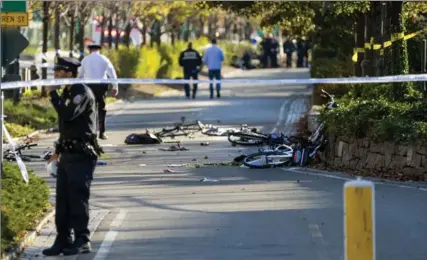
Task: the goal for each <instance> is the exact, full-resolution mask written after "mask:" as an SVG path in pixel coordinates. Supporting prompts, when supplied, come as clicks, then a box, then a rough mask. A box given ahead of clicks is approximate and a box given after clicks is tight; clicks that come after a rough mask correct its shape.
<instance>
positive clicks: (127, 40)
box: [123, 22, 132, 48]
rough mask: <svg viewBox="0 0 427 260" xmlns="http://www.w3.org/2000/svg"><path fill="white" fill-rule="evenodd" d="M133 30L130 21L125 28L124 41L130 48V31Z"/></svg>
mask: <svg viewBox="0 0 427 260" xmlns="http://www.w3.org/2000/svg"><path fill="white" fill-rule="evenodd" d="M131 30H132V25H131V24H130V22H129V23H128V24H127V25H126V29H125V36H124V37H123V43H124V44H125V45H126V47H128V48H129V46H130V32H131Z"/></svg>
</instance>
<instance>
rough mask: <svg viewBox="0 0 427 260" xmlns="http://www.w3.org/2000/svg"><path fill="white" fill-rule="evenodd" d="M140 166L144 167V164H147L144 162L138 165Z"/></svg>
mask: <svg viewBox="0 0 427 260" xmlns="http://www.w3.org/2000/svg"><path fill="white" fill-rule="evenodd" d="M139 166H140V167H145V166H147V165H146V164H145V163H141V164H140V165H139Z"/></svg>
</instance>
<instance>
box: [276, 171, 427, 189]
mask: <svg viewBox="0 0 427 260" xmlns="http://www.w3.org/2000/svg"><path fill="white" fill-rule="evenodd" d="M283 170H284V171H290V172H294V173H301V174H307V175H311V176H316V177H319V176H320V177H325V178H330V179H337V180H343V181H352V180H355V179H356V178H349V177H342V176H336V175H332V174H327V173H323V172H316V173H314V172H307V171H301V170H298V169H297V168H284V169H283ZM373 182H374V183H375V185H386V186H392V187H397V188H405V189H413V190H419V191H424V192H427V188H423V187H416V186H409V185H401V184H395V183H387V182H380V181H376V180H373Z"/></svg>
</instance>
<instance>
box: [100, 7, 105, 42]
mask: <svg viewBox="0 0 427 260" xmlns="http://www.w3.org/2000/svg"><path fill="white" fill-rule="evenodd" d="M101 17H102V18H101V19H102V21H101V23H100V24H99V25H100V27H101V37H100V43H99V44H100V45H101V46H104V41H105V35H104V31H105V11H102V16H101Z"/></svg>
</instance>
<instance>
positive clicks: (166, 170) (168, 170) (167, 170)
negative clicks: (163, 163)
mask: <svg viewBox="0 0 427 260" xmlns="http://www.w3.org/2000/svg"><path fill="white" fill-rule="evenodd" d="M163 172H165V173H184V172H186V171H177V170H172V169H164V170H163Z"/></svg>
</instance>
